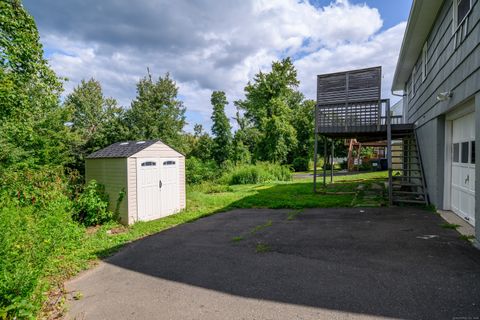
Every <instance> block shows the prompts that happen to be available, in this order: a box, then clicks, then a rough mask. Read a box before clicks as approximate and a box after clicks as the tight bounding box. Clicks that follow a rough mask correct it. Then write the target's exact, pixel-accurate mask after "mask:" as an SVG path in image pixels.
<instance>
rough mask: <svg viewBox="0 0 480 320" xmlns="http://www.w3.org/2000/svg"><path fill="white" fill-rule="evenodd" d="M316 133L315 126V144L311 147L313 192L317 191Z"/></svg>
mask: <svg viewBox="0 0 480 320" xmlns="http://www.w3.org/2000/svg"><path fill="white" fill-rule="evenodd" d="M317 143H318V134H317V129H316V128H315V146H314V147H313V193H316V192H317V160H318V159H317V158H318V155H317V153H318V146H317Z"/></svg>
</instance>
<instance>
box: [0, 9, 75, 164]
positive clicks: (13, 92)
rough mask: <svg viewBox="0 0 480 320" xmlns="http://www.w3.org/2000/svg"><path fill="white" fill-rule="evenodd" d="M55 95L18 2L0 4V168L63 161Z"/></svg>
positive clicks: (55, 82) (58, 86)
mask: <svg viewBox="0 0 480 320" xmlns="http://www.w3.org/2000/svg"><path fill="white" fill-rule="evenodd" d="M61 91H62V83H61V81H60V80H59V79H58V78H57V76H56V75H55V73H54V72H53V71H52V70H51V69H50V68H49V66H48V64H47V62H46V60H45V59H44V58H43V49H42V45H41V44H40V41H39V34H38V31H37V27H36V25H35V22H34V20H33V18H32V16H30V15H29V14H28V13H27V12H26V11H25V9H24V8H23V6H22V5H21V2H20V1H18V0H9V1H0V145H1V146H2V148H1V149H0V167H9V166H15V165H21V166H25V165H27V166H38V165H43V164H50V165H51V164H62V163H63V162H64V161H65V160H66V157H67V155H68V152H67V151H68V149H67V141H66V139H67V136H68V134H67V133H68V131H67V128H66V126H65V125H64V123H65V121H66V113H65V111H64V110H63V109H62V108H61V105H60V100H59V97H60V93H61Z"/></svg>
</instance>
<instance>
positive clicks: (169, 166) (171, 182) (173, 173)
mask: <svg viewBox="0 0 480 320" xmlns="http://www.w3.org/2000/svg"><path fill="white" fill-rule="evenodd" d="M160 163H161V164H162V169H161V179H162V189H161V193H162V196H161V199H162V200H161V202H162V216H167V215H170V214H172V213H175V212H177V211H178V210H179V208H180V194H179V183H178V180H179V179H178V159H175V158H170V159H167V158H165V159H161V161H160Z"/></svg>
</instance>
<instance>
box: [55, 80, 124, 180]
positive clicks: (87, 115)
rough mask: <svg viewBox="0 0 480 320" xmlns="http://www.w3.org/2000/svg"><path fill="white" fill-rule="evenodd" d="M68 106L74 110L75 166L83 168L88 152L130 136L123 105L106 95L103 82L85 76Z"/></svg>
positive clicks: (68, 108)
mask: <svg viewBox="0 0 480 320" xmlns="http://www.w3.org/2000/svg"><path fill="white" fill-rule="evenodd" d="M64 106H65V108H66V109H67V110H68V111H69V113H70V114H71V120H70V121H71V124H72V125H71V130H72V133H73V136H74V140H73V143H72V145H71V147H72V154H73V158H74V162H73V167H74V168H76V169H78V170H79V171H80V172H83V167H84V159H85V156H87V155H88V154H89V153H91V152H94V151H96V150H98V149H101V148H103V147H105V146H107V145H109V144H111V143H113V142H116V141H119V140H123V139H124V138H125V137H126V136H127V132H126V128H125V126H124V125H123V123H122V121H123V114H124V112H123V108H121V107H119V106H118V105H117V102H116V100H115V99H113V98H106V97H104V95H103V91H102V86H101V84H100V82H98V81H97V80H95V79H93V78H92V79H90V80H88V81H85V80H82V81H81V83H80V84H79V85H78V86H77V87H76V88H75V89H74V90H73V92H72V93H70V94H69V95H68V96H67V98H66V99H65V103H64Z"/></svg>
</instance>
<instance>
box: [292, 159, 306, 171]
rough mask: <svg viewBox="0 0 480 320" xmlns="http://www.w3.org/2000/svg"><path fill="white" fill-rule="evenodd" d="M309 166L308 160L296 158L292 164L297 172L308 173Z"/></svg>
mask: <svg viewBox="0 0 480 320" xmlns="http://www.w3.org/2000/svg"><path fill="white" fill-rule="evenodd" d="M308 165H309V160H308V158H295V159H293V162H292V168H293V170H295V172H300V171H308V169H309V168H308Z"/></svg>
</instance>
